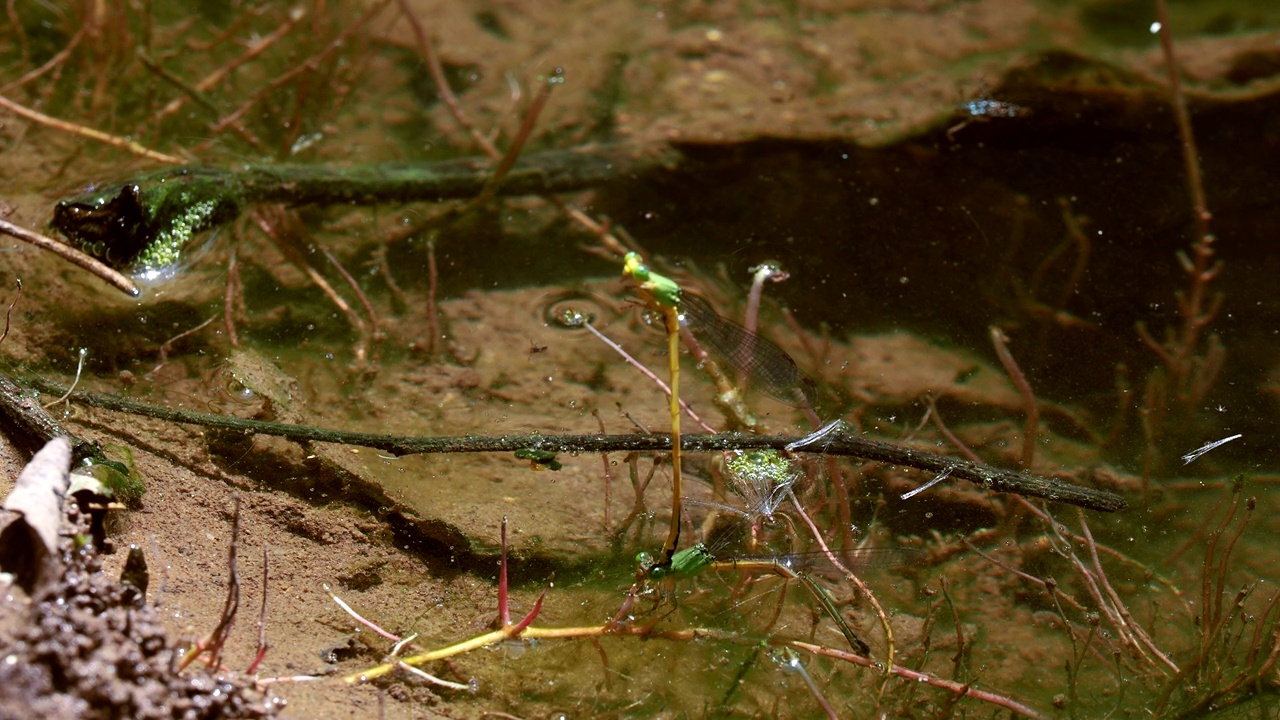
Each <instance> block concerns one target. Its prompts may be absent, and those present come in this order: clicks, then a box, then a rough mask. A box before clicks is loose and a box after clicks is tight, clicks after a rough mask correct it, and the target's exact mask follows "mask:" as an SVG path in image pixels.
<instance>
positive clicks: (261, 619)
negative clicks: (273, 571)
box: [244, 543, 271, 675]
mask: <svg viewBox="0 0 1280 720" xmlns="http://www.w3.org/2000/svg"><path fill="white" fill-rule="evenodd" d="M270 563H271V559H270V556H269V554H268V552H267V544H266V543H263V544H262V611H261V612H260V613H258V653H257V655H255V656H254V658H253V662H251V663H249V667H247V668H245V671H244V674H245V675H252V674H254V673H255V672H257V670H258V666H259V665H261V664H262V659H263V658H265V657H266V656H267V650H269V649H270V648H271V645H270V644H269V643H268V642H267V576H268V574H269V572H270Z"/></svg>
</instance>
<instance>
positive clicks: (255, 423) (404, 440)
mask: <svg viewBox="0 0 1280 720" xmlns="http://www.w3.org/2000/svg"><path fill="white" fill-rule="evenodd" d="M24 382H27V383H29V384H30V385H31V386H32V387H34V388H36V389H38V390H40V391H41V392H48V393H55V394H59V395H60V394H62V393H64V392H66V391H67V387H66V386H65V385H60V384H58V383H54V382H50V381H48V380H44V379H41V378H29V379H25V380H24ZM70 399H71V400H72V401H74V402H79V403H83V404H85V405H89V406H91V407H98V408H102V409H104V410H112V411H115V412H126V413H133V414H135V415H144V416H147V417H153V418H157V419H160V420H167V421H170V422H177V423H184V424H188V425H201V426H204V427H212V428H216V429H221V430H232V431H239V432H243V433H246V434H250V433H259V434H262V435H276V436H280V437H287V438H290V439H293V440H311V441H315V442H330V443H339V444H343V445H360V446H362V447H368V448H374V449H376V450H382V451H384V452H388V453H391V454H392V455H397V456H399V455H417V454H423V453H474V452H515V451H516V450H524V449H530V450H546V451H549V452H556V453H599V452H668V451H670V450H671V437H670V436H669V435H664V434H653V435H603V434H597V435H541V434H538V433H532V434H527V435H494V436H484V435H461V436H437V437H406V436H399V435H382V434H377V433H362V432H347V431H341V430H326V429H324V428H318V427H312V426H308V425H290V424H287V423H277V422H267V421H264V420H242V419H239V418H232V417H226V416H223V415H213V414H210V413H198V412H191V411H188V410H175V409H173V408H166V407H159V406H155V405H148V404H146V403H141V402H138V401H136V400H131V399H129V398H123V397H119V396H117V395H109V394H106V393H97V392H89V391H83V390H77V391H75V392H73V393H71V396H70ZM800 439H802V438H797V437H795V436H791V435H743V434H740V433H715V434H697V435H682V436H681V438H680V447H681V449H683V450H685V451H687V452H706V453H709V452H722V451H725V450H765V449H772V450H784V449H786V448H787V446H788V445H793V444H795V443H796V441H797V440H800ZM796 451H797V452H806V451H805V450H804V449H803V448H797V450H796ZM815 452H817V453H818V454H826V455H839V456H849V457H858V458H862V459H864V460H871V461H874V462H881V463H885V464H888V465H899V466H902V467H911V468H917V469H919V470H927V471H930V472H935V473H938V472H942V471H944V470H947V469H950V471H951V477H952V478H962V479H965V480H969V481H970V482H974V483H977V484H978V485H980V486H982V487H984V488H986V489H988V490H992V491H995V492H1006V493H1016V494H1019V495H1025V496H1029V497H1038V498H1044V499H1045V500H1050V501H1053V502H1060V503H1066V504H1068V505H1076V506H1079V507H1083V508H1088V509H1090V510H1101V511H1103V512H1116V511H1118V510H1123V509H1125V508H1126V507H1128V506H1129V503H1128V502H1127V501H1126V500H1125V499H1124V498H1123V497H1121V496H1119V495H1117V494H1115V493H1112V492H1107V491H1105V490H1096V489H1094V488H1088V487H1083V486H1080V485H1071V484H1069V483H1065V482H1062V481H1060V480H1054V479H1052V478H1045V477H1040V476H1038V475H1032V474H1031V473H1026V472H1019V471H1016V470H1005V469H1002V468H996V467H992V466H990V465H984V464H982V463H975V462H970V461H968V460H963V459H961V458H957V457H954V456H950V455H939V454H937V453H933V452H929V451H927V450H917V449H915V448H910V447H906V446H903V445H895V444H893V443H888V442H881V441H879V440H870V439H867V438H864V437H860V436H858V435H854V434H851V433H849V432H847V431H845V430H841V431H839V432H835V433H832V435H831V436H830V437H829V438H828V439H826V440H825V441H824V443H823V444H822V445H821V447H820V449H819V450H816V451H815Z"/></svg>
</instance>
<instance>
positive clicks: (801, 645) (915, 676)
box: [787, 640, 1044, 718]
mask: <svg viewBox="0 0 1280 720" xmlns="http://www.w3.org/2000/svg"><path fill="white" fill-rule="evenodd" d="M787 645H790V646H791V647H793V648H797V649H800V650H804V651H805V652H808V653H813V654H814V655H822V656H823V657H829V658H834V659H836V660H844V661H845V662H849V663H853V664H854V665H861V666H863V667H873V666H874V665H875V664H876V662H877V661H874V660H872V659H870V658H864V657H862V656H861V655H855V654H853V653H851V652H848V651H845V650H836V649H835V648H829V647H823V646H821V645H814V644H813V643H807V642H802V641H800V640H790V641H788V642H787ZM890 672H892V673H893V674H894V675H897V676H898V677H900V678H904V679H906V680H914V681H916V682H922V683H925V684H927V685H932V686H934V687H936V688H941V689H943V690H946V691H948V692H951V693H954V694H956V695H960V696H963V697H969V698H973V699H974V700H980V701H982V702H985V703H991V704H992V705H997V706H999V707H1002V708H1005V709H1006V710H1009V711H1011V712H1015V713H1017V714H1019V715H1022V716H1024V717H1029V718H1043V717H1044V716H1043V715H1041V714H1040V713H1038V712H1036V711H1035V710H1032V709H1031V708H1029V707H1027V706H1026V705H1023V704H1022V703H1020V702H1018V701H1016V700H1012V699H1010V698H1007V697H1004V696H1003V695H997V694H995V693H991V692H987V691H985V690H975V689H974V688H973V687H972V686H971V685H967V684H964V683H958V682H955V681H954V680H945V679H943V678H940V677H937V676H936V675H930V674H928V673H922V672H918V671H916V670H912V669H910V668H905V667H902V666H900V665H894V666H892V667H891V668H890Z"/></svg>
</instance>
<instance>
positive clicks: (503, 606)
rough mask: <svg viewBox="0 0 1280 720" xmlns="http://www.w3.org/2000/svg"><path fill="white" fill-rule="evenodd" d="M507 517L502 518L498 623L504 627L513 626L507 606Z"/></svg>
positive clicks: (509, 608) (509, 609)
mask: <svg viewBox="0 0 1280 720" xmlns="http://www.w3.org/2000/svg"><path fill="white" fill-rule="evenodd" d="M507 599H508V598H507V516H506V515H503V516H502V559H501V561H500V562H499V563H498V621H499V623H501V626H502V627H506V626H508V625H510V624H511V607H510V606H509V605H508V604H507Z"/></svg>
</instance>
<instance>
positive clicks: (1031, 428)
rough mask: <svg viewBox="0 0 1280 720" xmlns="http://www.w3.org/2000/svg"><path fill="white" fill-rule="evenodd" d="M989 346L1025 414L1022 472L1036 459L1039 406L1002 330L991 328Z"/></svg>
mask: <svg viewBox="0 0 1280 720" xmlns="http://www.w3.org/2000/svg"><path fill="white" fill-rule="evenodd" d="M991 344H992V345H994V346H995V348H996V355H997V356H998V357H999V358H1000V364H1001V365H1003V366H1004V370H1005V372H1007V373H1008V374H1009V379H1010V380H1012V381H1013V385H1014V387H1016V388H1017V389H1018V394H1019V395H1021V396H1022V405H1023V408H1024V409H1025V411H1026V413H1027V420H1026V423H1025V424H1024V425H1023V427H1022V460H1021V463H1020V464H1021V465H1022V469H1023V470H1030V469H1031V465H1032V463H1033V462H1034V461H1035V458H1036V430H1037V429H1038V428H1039V426H1040V406H1039V405H1038V404H1036V395H1035V393H1034V392H1033V391H1032V390H1031V383H1029V382H1027V376H1026V375H1023V374H1022V369H1021V368H1019V367H1018V361H1017V360H1014V359H1013V353H1011V352H1009V338H1008V337H1006V336H1005V334H1004V331H1003V330H1001V329H1000V328H998V327H996V326H994V325H992V326H991Z"/></svg>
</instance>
